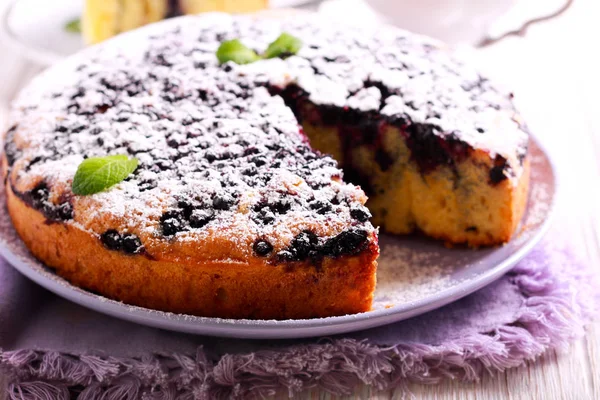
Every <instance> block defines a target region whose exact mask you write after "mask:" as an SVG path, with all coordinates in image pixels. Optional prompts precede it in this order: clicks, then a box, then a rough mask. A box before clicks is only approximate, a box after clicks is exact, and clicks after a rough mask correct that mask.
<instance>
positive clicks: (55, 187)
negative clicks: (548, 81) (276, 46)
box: [2, 13, 529, 319]
mask: <svg viewBox="0 0 600 400" xmlns="http://www.w3.org/2000/svg"><path fill="white" fill-rule="evenodd" d="M282 33H284V35H282ZM285 35H287V36H288V37H291V38H297V39H299V40H298V42H296V43H295V46H293V50H290V49H291V47H290V48H289V49H288V48H284V47H282V48H283V50H281V51H279V53H278V54H277V55H278V57H274V58H267V57H270V56H269V54H270V50H271V47H269V44H270V43H273V41H274V40H276V39H277V38H281V37H282V36H285ZM235 39H237V41H235V42H233V43H234V44H235V45H236V46H238V48H243V49H245V50H247V51H248V52H252V54H255V53H254V52H256V54H263V55H265V59H263V58H261V57H258V56H256V60H255V59H254V57H255V56H251V57H250V58H251V59H252V60H251V61H254V62H249V61H250V60H247V61H248V63H243V62H246V61H243V60H242V61H243V62H242V61H240V60H238V62H240V64H237V63H235V62H232V61H226V60H225V59H223V57H222V54H221V53H219V52H220V51H221V50H222V49H223V46H224V44H230V43H232V42H231V41H234V40H235ZM300 42H301V46H300V47H299V46H296V45H298V43H300ZM288 50H289V51H288ZM248 54H249V53H248ZM248 54H246V55H248ZM217 55H218V57H217ZM527 143H528V135H527V133H526V130H525V128H524V126H523V124H522V122H521V121H520V119H519V116H518V114H517V112H516V111H515V109H514V107H513V106H512V103H511V99H510V96H509V95H508V94H506V93H503V92H501V91H499V90H497V89H496V88H495V87H494V86H493V85H492V84H491V83H490V82H489V81H488V80H487V79H485V78H483V77H481V76H480V75H479V74H477V73H476V72H474V71H473V70H471V69H470V68H469V67H468V66H465V65H463V64H461V63H460V62H459V61H456V60H454V59H453V57H452V56H451V55H450V54H448V53H447V52H445V51H444V50H441V49H440V48H438V46H437V44H435V43H434V42H430V41H429V40H428V39H425V38H422V37H419V36H414V35H412V34H409V33H407V32H404V31H400V30H396V29H392V28H379V29H377V30H373V31H371V30H368V29H359V28H354V27H352V28H347V27H346V28H344V27H343V26H337V27H332V26H331V24H327V23H324V22H323V21H320V20H319V17H316V16H314V15H301V16H295V17H293V18H287V19H285V18H284V19H264V18H257V17H251V16H230V15H227V14H218V13H213V14H204V15H199V16H189V17H182V18H176V19H172V20H169V21H166V22H161V23H159V24H155V25H152V26H149V27H146V28H143V29H141V30H138V31H135V32H131V33H127V34H124V35H122V36H120V37H118V38H116V39H113V40H110V41H107V42H106V43H104V44H102V45H100V46H96V47H92V48H89V49H87V50H85V51H84V52H82V53H80V54H79V55H76V56H74V57H72V58H70V59H68V60H67V61H65V62H63V63H61V64H59V65H57V66H55V67H52V68H51V69H49V70H48V71H46V72H44V73H43V74H42V75H40V76H39V77H37V78H36V79H35V80H34V81H33V82H32V83H31V84H30V85H29V86H28V87H27V88H26V89H25V90H24V91H23V92H22V93H21V94H20V96H19V97H18V99H17V100H16V101H15V103H14V105H13V109H12V113H11V127H10V128H9V130H8V132H7V133H6V137H5V152H4V156H3V159H2V166H3V172H4V176H5V182H6V190H7V194H8V196H7V199H8V200H7V203H8V204H7V206H8V210H9V213H10V215H11V218H12V220H13V223H14V225H15V228H16V230H17V232H18V233H19V235H20V236H21V237H22V239H23V240H24V242H25V243H26V245H27V246H28V247H29V249H30V250H31V251H32V253H33V254H34V255H35V256H36V257H37V258H39V259H40V260H42V261H43V262H45V263H46V264H47V265H48V266H50V267H52V268H55V269H56V271H57V273H58V274H59V275H61V276H63V277H65V278H66V279H68V280H69V281H71V282H73V283H74V284H76V285H79V286H81V287H84V288H86V289H89V290H93V291H96V292H98V293H101V294H103V295H105V296H108V297H111V298H114V299H118V300H122V301H124V302H127V303H131V304H136V305H140V306H144V307H149V308H154V309H160V310H165V311H173V312H179V313H189V314H195V315H202V316H210V317H228V318H263V319H267V318H275V319H284V318H312V317H323V316H331V315H342V314H348V313H357V312H362V311H368V310H369V309H370V307H371V302H372V298H373V291H374V289H375V273H376V265H377V261H376V260H377V257H378V254H379V248H378V244H377V230H376V229H375V228H374V226H373V224H372V223H371V221H373V222H374V224H375V226H381V228H382V229H383V230H384V231H386V232H390V233H410V232H413V231H415V230H420V231H422V232H424V233H425V234H427V235H429V236H432V237H435V238H440V239H443V240H445V241H447V242H450V243H467V244H469V245H472V246H481V245H493V244H499V243H503V242H506V241H508V240H509V239H510V237H511V235H512V234H513V232H514V231H515V229H516V226H517V224H518V222H519V220H520V217H521V215H522V213H523V210H524V208H525V202H526V196H527V187H528V177H529V173H528V165H529V164H528V157H527ZM314 149H316V150H314ZM327 154H331V155H332V156H329V155H327ZM338 163H339V164H338ZM115 176H117V178H116V179H114V180H112V181H111V179H113V178H115ZM82 177H83V178H82ZM90 177H91V178H90ZM92 178H93V179H92ZM86 179H88V180H86ZM90 182H91V183H90ZM94 185H99V186H98V187H99V189H98V188H96V189H94V188H92V186H94ZM97 189H98V190H97ZM365 192H366V194H367V195H368V196H369V201H368V202H367V196H366V195H365ZM365 204H366V205H367V206H368V208H367V207H366V206H365ZM371 214H372V216H371Z"/></svg>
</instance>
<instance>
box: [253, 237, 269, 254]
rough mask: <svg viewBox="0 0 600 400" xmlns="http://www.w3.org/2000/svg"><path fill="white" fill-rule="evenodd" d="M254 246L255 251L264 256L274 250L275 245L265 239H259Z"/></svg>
mask: <svg viewBox="0 0 600 400" xmlns="http://www.w3.org/2000/svg"><path fill="white" fill-rule="evenodd" d="M253 248H254V252H255V253H256V254H257V255H259V256H261V257H264V256H266V255H268V254H269V253H270V252H272V251H273V245H272V244H271V243H269V242H267V241H266V240H264V239H259V240H257V241H256V242H254V247H253Z"/></svg>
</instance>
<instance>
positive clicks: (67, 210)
mask: <svg viewBox="0 0 600 400" xmlns="http://www.w3.org/2000/svg"><path fill="white" fill-rule="evenodd" d="M56 213H57V217H58V218H59V219H61V220H63V221H67V220H70V219H73V206H72V205H71V203H69V202H66V203H62V204H61V205H59V206H58V207H57V210H56Z"/></svg>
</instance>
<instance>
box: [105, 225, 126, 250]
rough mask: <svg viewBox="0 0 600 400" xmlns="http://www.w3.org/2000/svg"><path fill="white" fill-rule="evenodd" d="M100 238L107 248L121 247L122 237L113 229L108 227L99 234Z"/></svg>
mask: <svg viewBox="0 0 600 400" xmlns="http://www.w3.org/2000/svg"><path fill="white" fill-rule="evenodd" d="M100 240H102V243H103V244H104V246H106V248H107V249H109V250H121V249H122V248H123V237H122V236H121V234H120V233H119V232H117V231H116V230H114V229H109V230H107V231H106V232H104V233H103V234H102V235H101V236H100Z"/></svg>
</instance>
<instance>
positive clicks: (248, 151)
mask: <svg viewBox="0 0 600 400" xmlns="http://www.w3.org/2000/svg"><path fill="white" fill-rule="evenodd" d="M246 143H248V142H246ZM258 153H260V150H258V149H257V148H256V147H248V148H247V149H244V155H245V156H250V155H253V154H258Z"/></svg>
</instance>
